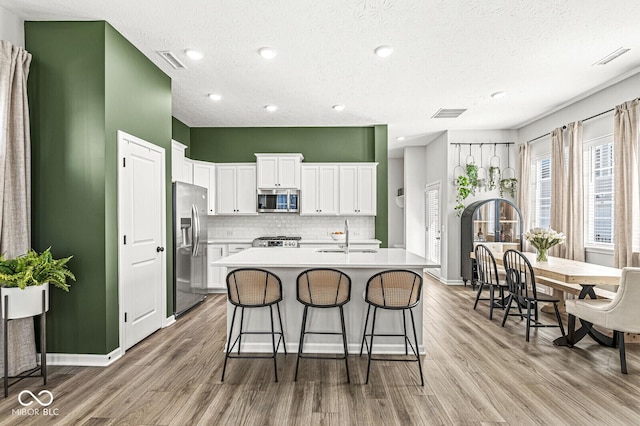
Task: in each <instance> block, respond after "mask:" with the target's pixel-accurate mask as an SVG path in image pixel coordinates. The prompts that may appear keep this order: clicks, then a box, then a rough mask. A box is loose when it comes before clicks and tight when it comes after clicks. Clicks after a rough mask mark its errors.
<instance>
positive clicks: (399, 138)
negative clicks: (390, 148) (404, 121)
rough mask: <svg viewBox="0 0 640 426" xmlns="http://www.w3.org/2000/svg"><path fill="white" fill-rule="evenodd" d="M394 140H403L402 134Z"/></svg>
mask: <svg viewBox="0 0 640 426" xmlns="http://www.w3.org/2000/svg"><path fill="white" fill-rule="evenodd" d="M396 140H397V141H403V140H404V136H398V137H397V138H396Z"/></svg>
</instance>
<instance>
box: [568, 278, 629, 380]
mask: <svg viewBox="0 0 640 426" xmlns="http://www.w3.org/2000/svg"><path fill="white" fill-rule="evenodd" d="M566 306H567V313H568V314H569V315H573V316H575V317H577V318H579V319H580V321H586V322H589V323H591V324H593V325H596V326H600V327H605V328H608V329H611V330H613V333H614V334H613V340H614V343H615V345H616V346H618V349H619V351H620V371H622V373H623V374H627V360H626V356H625V350H624V333H640V309H638V307H639V306H640V268H624V269H622V276H621V277H620V286H619V287H618V291H617V292H616V295H615V296H614V298H613V299H611V300H608V299H571V300H567V301H566ZM570 324H571V322H570ZM573 331H574V330H573V329H572V328H571V326H570V327H569V340H571V338H572V334H573Z"/></svg>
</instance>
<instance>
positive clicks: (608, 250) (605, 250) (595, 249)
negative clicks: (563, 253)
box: [584, 244, 613, 256]
mask: <svg viewBox="0 0 640 426" xmlns="http://www.w3.org/2000/svg"><path fill="white" fill-rule="evenodd" d="M584 251H585V252H586V253H596V254H609V255H611V256H613V244H611V246H607V247H604V246H585V247H584Z"/></svg>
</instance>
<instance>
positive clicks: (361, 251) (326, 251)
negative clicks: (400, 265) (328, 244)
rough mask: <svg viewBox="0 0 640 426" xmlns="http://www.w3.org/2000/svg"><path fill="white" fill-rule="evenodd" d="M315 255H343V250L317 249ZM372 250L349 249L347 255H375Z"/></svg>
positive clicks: (375, 251)
mask: <svg viewBox="0 0 640 426" xmlns="http://www.w3.org/2000/svg"><path fill="white" fill-rule="evenodd" d="M315 252H316V253H344V249H318V250H316V251H315ZM377 252H378V250H374V249H361V248H350V249H349V253H377Z"/></svg>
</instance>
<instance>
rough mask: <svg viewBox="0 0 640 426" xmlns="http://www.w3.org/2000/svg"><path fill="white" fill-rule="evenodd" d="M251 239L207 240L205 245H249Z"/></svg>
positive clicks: (251, 241)
mask: <svg viewBox="0 0 640 426" xmlns="http://www.w3.org/2000/svg"><path fill="white" fill-rule="evenodd" d="M251 243H253V238H248V237H247V238H231V237H230V238H209V239H208V240H207V244H251Z"/></svg>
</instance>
